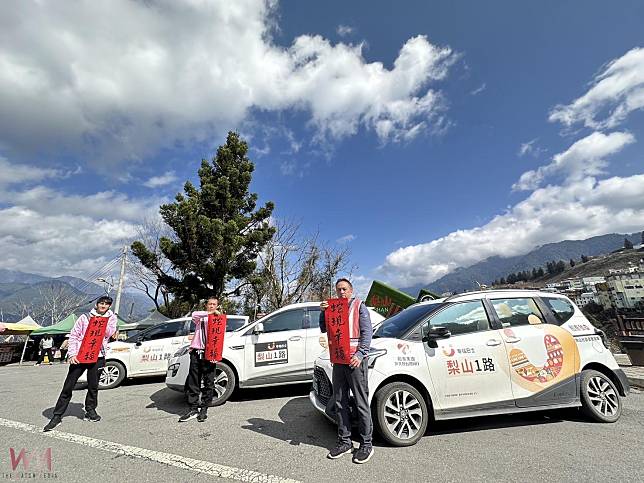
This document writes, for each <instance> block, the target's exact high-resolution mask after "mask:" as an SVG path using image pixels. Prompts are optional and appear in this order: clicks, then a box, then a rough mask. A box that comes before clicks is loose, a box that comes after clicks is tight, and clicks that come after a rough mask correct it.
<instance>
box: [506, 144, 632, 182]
mask: <svg viewBox="0 0 644 483" xmlns="http://www.w3.org/2000/svg"><path fill="white" fill-rule="evenodd" d="M633 142H635V137H634V136H633V135H632V134H630V133H628V132H613V133H610V134H604V133H601V132H594V133H592V134H590V135H588V136H586V137H585V138H583V139H580V140H579V141H577V142H575V143H574V144H573V145H572V146H570V148H568V150H566V151H565V152H563V153H559V154H556V155H555V156H553V158H552V163H550V164H548V165H546V166H541V167H539V168H538V169H536V170H531V171H527V172H525V173H523V174H522V175H521V178H519V181H517V182H516V183H515V184H514V185H513V186H512V189H513V190H515V191H522V190H533V189H535V188H537V187H538V186H539V185H540V184H541V183H542V182H543V180H544V179H545V178H546V177H548V176H551V175H553V174H555V173H561V174H563V175H564V178H565V180H564V182H569V181H578V180H580V179H582V178H583V177H585V176H596V175H599V174H602V173H604V168H605V167H606V166H607V164H608V162H607V161H606V157H607V156H610V155H612V154H615V153H617V152H619V151H621V150H622V149H623V148H624V147H625V146H627V145H629V144H631V143H633Z"/></svg>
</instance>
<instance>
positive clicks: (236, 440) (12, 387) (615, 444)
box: [0, 365, 644, 482]
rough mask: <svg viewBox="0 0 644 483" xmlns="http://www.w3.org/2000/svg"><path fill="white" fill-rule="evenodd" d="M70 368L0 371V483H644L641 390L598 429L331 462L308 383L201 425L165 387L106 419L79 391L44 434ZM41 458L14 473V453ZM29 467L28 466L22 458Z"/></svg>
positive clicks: (110, 401) (540, 422) (387, 451)
mask: <svg viewBox="0 0 644 483" xmlns="http://www.w3.org/2000/svg"><path fill="white" fill-rule="evenodd" d="M66 370H67V367H66V366H64V365H53V366H42V367H33V366H26V367H25V366H23V367H19V366H15V365H12V366H7V367H0V401H2V403H1V404H0V442H1V443H0V479H7V480H9V479H14V480H16V481H23V480H24V479H34V478H27V477H30V476H36V478H42V477H47V476H55V477H56V479H57V480H58V481H88V480H89V479H97V480H103V481H125V480H130V481H133V480H134V481H142V482H143V481H219V480H221V481H230V479H238V480H245V481H283V480H288V479H290V480H295V481H311V482H313V481H336V482H337V481H355V480H358V479H360V480H365V479H366V480H367V481H427V480H438V481H465V480H467V481H484V480H485V481H490V480H492V481H530V480H532V481H580V480H581V481H601V480H606V479H611V480H617V479H619V480H622V481H642V480H643V479H644V469H643V467H642V465H643V463H642V462H643V461H644V444H642V441H643V439H642V435H643V434H644V394H643V393H642V392H640V391H636V392H633V393H631V394H630V396H629V397H628V398H627V399H626V400H625V410H624V414H623V416H622V418H621V419H620V421H618V422H617V423H615V424H612V425H602V424H595V423H590V422H587V421H585V420H583V419H581V418H580V417H579V415H578V413H577V411H574V410H572V411H557V412H555V411H549V412H542V413H530V414H523V415H516V416H504V417H488V418H473V419H468V420H460V421H451V422H450V421H448V422H441V423H437V424H434V425H432V427H431V429H430V430H429V431H428V432H427V434H426V436H425V437H424V438H423V439H422V440H421V441H420V443H418V444H417V445H416V446H413V447H410V448H391V447H387V446H384V445H383V443H381V442H378V441H376V447H375V454H374V457H373V459H372V460H371V461H370V462H369V463H367V464H366V465H362V466H360V465H355V464H353V463H351V459H350V458H349V457H344V458H343V459H340V460H337V461H330V460H327V459H326V458H325V455H326V453H327V448H329V447H330V446H331V445H332V444H333V442H334V441H335V428H334V427H333V426H332V425H331V424H330V423H329V422H328V421H326V420H325V419H324V418H323V417H322V416H321V415H319V414H318V413H317V412H316V411H315V410H314V409H313V408H312V407H311V405H310V403H309V401H308V391H309V387H308V385H300V386H287V387H281V388H273V389H254V390H246V391H242V392H241V393H239V394H237V395H235V396H233V399H232V400H231V401H229V402H228V403H226V404H225V405H224V406H222V407H218V408H211V410H210V411H209V419H208V420H207V421H206V422H205V423H198V422H197V421H196V420H192V421H189V422H188V423H182V424H179V423H177V419H178V417H179V415H180V414H181V413H182V412H183V411H184V410H185V406H184V404H183V398H182V395H181V394H179V393H176V392H174V391H170V390H169V389H167V388H166V387H165V384H164V383H163V380H162V379H152V380H146V381H136V382H130V383H128V384H127V385H125V386H123V387H120V388H117V389H113V390H109V391H101V393H100V401H99V408H98V412H99V414H101V416H103V420H102V421H101V422H99V423H90V422H86V421H83V420H82V419H81V418H82V415H83V410H82V404H83V400H84V396H85V392H84V391H76V392H75V393H74V397H73V399H72V403H71V404H70V407H69V410H68V413H67V415H66V417H65V418H64V420H63V424H62V425H61V426H59V428H57V429H59V431H53V432H51V433H42V432H40V431H41V429H42V427H43V426H44V425H45V424H46V422H47V420H48V418H49V417H50V416H51V411H52V408H53V405H54V403H55V400H56V397H57V396H58V392H59V390H60V388H61V385H62V382H63V379H64V377H65V372H66ZM12 448H13V450H14V454H19V451H20V450H21V449H22V448H24V449H25V451H26V453H25V454H38V455H42V454H43V452H45V451H46V450H47V448H51V455H52V458H51V460H52V467H53V468H52V469H53V475H48V474H47V472H46V471H43V468H44V467H45V466H46V465H43V464H41V463H43V461H41V460H40V459H38V460H33V461H32V463H33V464H32V467H31V469H32V470H33V471H29V472H27V473H25V474H21V473H23V467H22V466H19V467H18V468H17V469H16V470H15V471H12V467H11V458H10V451H11V449H12ZM21 463H22V462H21Z"/></svg>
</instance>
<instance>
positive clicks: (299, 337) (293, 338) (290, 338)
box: [288, 335, 302, 342]
mask: <svg viewBox="0 0 644 483" xmlns="http://www.w3.org/2000/svg"><path fill="white" fill-rule="evenodd" d="M288 340H292V341H293V342H295V341H297V340H302V337H301V336H299V335H294V336H293V337H289V339H288Z"/></svg>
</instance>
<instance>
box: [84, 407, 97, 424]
mask: <svg viewBox="0 0 644 483" xmlns="http://www.w3.org/2000/svg"><path fill="white" fill-rule="evenodd" d="M85 420H87V421H91V422H93V423H98V422H99V421H100V420H101V417H100V416H99V415H98V414H96V409H89V410H87V412H86V413H85Z"/></svg>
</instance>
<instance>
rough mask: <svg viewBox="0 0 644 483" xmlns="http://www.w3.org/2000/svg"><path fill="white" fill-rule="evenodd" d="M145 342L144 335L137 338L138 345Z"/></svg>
mask: <svg viewBox="0 0 644 483" xmlns="http://www.w3.org/2000/svg"><path fill="white" fill-rule="evenodd" d="M142 343H143V337H139V338H138V339H136V345H141V344H142Z"/></svg>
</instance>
